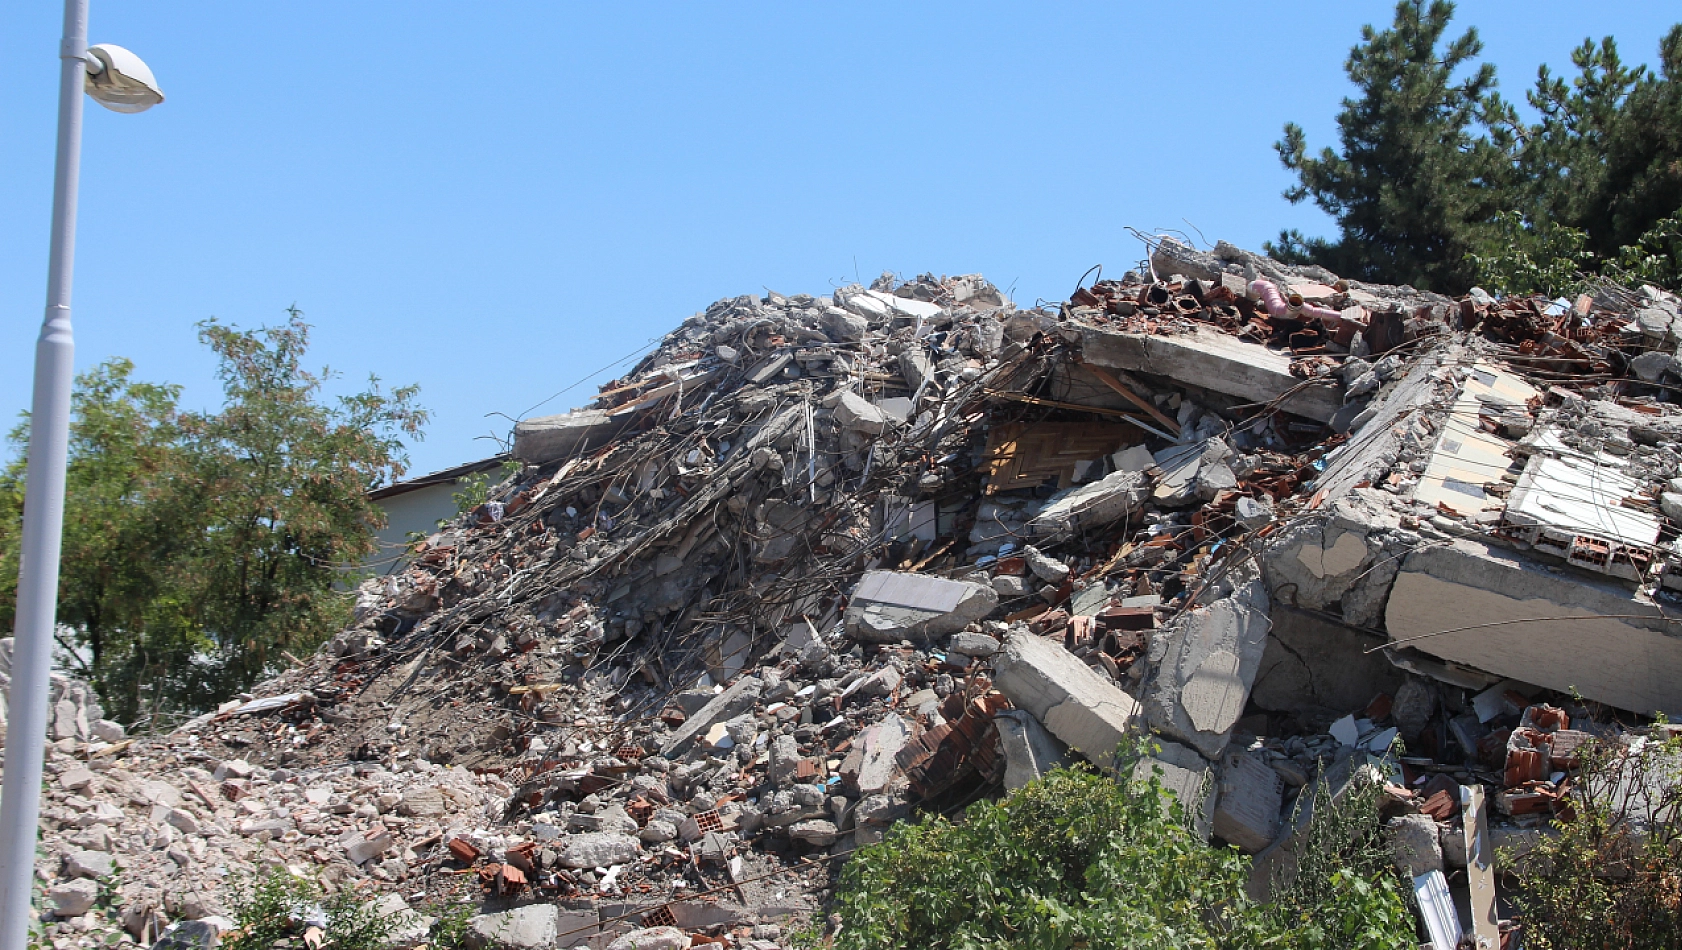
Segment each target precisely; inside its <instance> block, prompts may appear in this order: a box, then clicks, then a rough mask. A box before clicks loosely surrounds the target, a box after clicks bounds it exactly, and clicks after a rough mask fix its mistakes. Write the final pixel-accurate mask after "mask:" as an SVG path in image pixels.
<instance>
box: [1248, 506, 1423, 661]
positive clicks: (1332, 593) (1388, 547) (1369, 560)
mask: <svg viewBox="0 0 1682 950" xmlns="http://www.w3.org/2000/svg"><path fill="white" fill-rule="evenodd" d="M1393 498H1394V496H1390V495H1387V494H1385V493H1383V492H1380V491H1377V490H1376V489H1370V488H1357V489H1354V490H1352V491H1350V492H1349V493H1347V494H1345V495H1343V496H1340V497H1338V498H1336V499H1334V500H1333V501H1332V502H1331V504H1330V505H1328V506H1327V508H1326V509H1325V511H1324V512H1323V513H1320V514H1318V515H1311V516H1309V517H1306V518H1303V519H1300V520H1298V521H1296V522H1294V523H1292V524H1290V525H1289V526H1288V527H1286V528H1285V529H1284V530H1282V531H1280V532H1279V533H1278V534H1277V535H1276V536H1275V537H1273V538H1271V539H1270V540H1269V542H1268V544H1267V547H1266V549H1265V550H1266V553H1265V554H1264V556H1263V562H1262V563H1263V567H1264V571H1265V576H1266V577H1267V583H1268V589H1269V590H1270V591H1272V592H1273V593H1274V594H1276V595H1278V596H1280V598H1281V599H1282V600H1285V601H1287V602H1289V603H1291V604H1294V605H1296V606H1298V607H1306V608H1309V609H1312V610H1325V609H1328V608H1337V609H1340V610H1341V612H1342V614H1343V618H1344V620H1345V621H1346V622H1348V623H1350V624H1352V625H1354V626H1357V627H1368V628H1371V627H1376V626H1378V625H1379V623H1380V621H1381V620H1382V616H1383V611H1384V602H1385V599H1386V598H1387V597H1388V596H1389V593H1390V582H1391V581H1392V580H1393V579H1394V578H1395V576H1396V571H1397V570H1398V566H1399V565H1400V563H1401V556H1402V555H1403V554H1405V553H1406V552H1407V551H1408V550H1409V549H1411V548H1412V547H1414V546H1415V545H1417V544H1418V543H1419V540H1418V538H1417V537H1410V536H1407V535H1405V534H1404V533H1403V532H1402V531H1401V520H1400V517H1399V516H1398V515H1397V513H1396V512H1395V510H1394V508H1393V507H1392V501H1393Z"/></svg>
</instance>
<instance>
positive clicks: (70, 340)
mask: <svg viewBox="0 0 1682 950" xmlns="http://www.w3.org/2000/svg"><path fill="white" fill-rule="evenodd" d="M58 58H59V86H58V158H57V164H56V165H55V166H54V169H53V227H52V247H51V251H50V254H49V256H48V262H47V313H46V317H45V319H44V320H43V321H42V323H41V336H40V339H38V340H37V341H36V344H35V394H34V397H33V401H32V403H31V404H30V415H29V468H28V471H27V475H26V478H27V481H26V483H25V491H24V502H23V547H22V557H21V558H20V562H21V563H20V565H19V570H18V587H17V617H16V626H15V628H14V633H15V639H14V641H13V648H12V682H11V686H10V688H9V689H8V691H7V694H6V718H7V720H8V721H7V729H6V749H5V780H4V784H3V785H0V950H25V948H26V945H27V942H28V939H29V899H30V891H31V887H30V884H31V880H32V878H33V877H34V875H35V842H36V838H37V834H38V828H37V823H38V822H39V821H40V815H41V766H42V758H43V755H44V753H45V752H46V740H47V713H48V710H47V693H48V690H47V686H48V678H49V676H50V675H51V670H52V653H53V627H54V625H55V624H56V623H57V619H58V618H57V613H58V566H59V565H58V557H59V547H60V541H61V538H62V532H63V528H64V482H65V465H66V462H67V461H68V457H69V448H70V391H71V382H72V380H73V378H74V374H75V354H76V341H75V335H74V334H73V333H72V331H71V326H70V287H71V274H72V271H73V269H74V265H75V258H76V186H77V181H78V179H79V178H80V176H81V167H82V106H83V102H82V93H83V92H84V91H85V92H87V93H88V94H89V95H91V96H93V97H94V98H95V99H96V100H97V101H98V102H99V103H100V104H101V105H104V106H105V107H106V108H108V109H111V110H112V111H115V112H143V111H145V110H146V109H149V108H151V107H152V106H154V105H156V104H157V103H159V102H162V101H163V93H161V92H159V91H158V88H157V83H156V81H154V80H153V78H152V72H151V70H150V69H148V68H147V66H146V64H145V63H143V62H141V61H140V59H139V57H137V56H135V55H134V54H133V53H130V52H129V51H128V50H125V49H123V48H121V47H118V46H97V47H94V48H93V49H92V50H91V51H90V50H89V49H88V0H65V2H64V38H63V39H62V40H61V41H60V43H59V48H58Z"/></svg>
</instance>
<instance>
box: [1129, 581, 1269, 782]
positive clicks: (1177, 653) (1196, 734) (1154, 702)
mask: <svg viewBox="0 0 1682 950" xmlns="http://www.w3.org/2000/svg"><path fill="white" fill-rule="evenodd" d="M1243 567H1245V565H1241V566H1240V569H1241V570H1242V568H1243ZM1250 567H1251V574H1252V576H1250V577H1248V578H1242V577H1241V578H1238V579H1236V580H1237V582H1236V583H1235V584H1234V585H1233V586H1232V587H1231V588H1230V590H1231V592H1230V593H1228V594H1226V595H1225V596H1222V597H1219V598H1216V599H1214V600H1212V601H1211V602H1210V603H1209V604H1208V605H1207V606H1202V607H1195V608H1193V609H1191V610H1189V611H1187V612H1185V613H1183V614H1181V615H1180V617H1179V618H1177V619H1176V620H1175V621H1174V623H1172V624H1170V625H1169V626H1168V627H1167V628H1165V629H1164V630H1163V631H1162V632H1161V635H1159V636H1158V637H1156V638H1154V639H1153V640H1152V642H1151V652H1150V663H1151V667H1152V668H1153V670H1154V671H1155V675H1154V677H1153V679H1152V682H1151V683H1150V684H1149V685H1148V686H1147V688H1146V691H1145V694H1144V709H1145V713H1146V715H1147V716H1148V718H1149V720H1150V723H1151V725H1152V726H1153V727H1154V728H1156V729H1157V730H1159V731H1160V732H1161V733H1162V734H1163V735H1166V736H1169V737H1170V738H1173V739H1175V740H1177V741H1179V742H1183V743H1185V744H1186V745H1189V746H1191V747H1192V748H1194V749H1196V750H1197V751H1198V752H1199V753H1201V754H1202V755H1203V756H1204V757H1205V758H1210V759H1215V758H1219V757H1220V755H1221V753H1222V752H1223V751H1224V750H1225V749H1226V745H1227V742H1228V741H1229V740H1230V739H1231V738H1232V729H1233V726H1234V725H1235V724H1236V723H1237V722H1238V718H1239V717H1240V716H1241V715H1243V713H1244V707H1245V704H1246V703H1247V702H1249V699H1250V687H1251V684H1253V683H1254V682H1255V678H1256V672H1257V670H1258V669H1259V668H1260V666H1261V659H1262V653H1263V652H1264V651H1265V649H1266V647H1267V629H1268V616H1267V608H1268V597H1267V591H1266V589H1265V587H1264V586H1263V584H1262V582H1261V579H1260V578H1259V577H1255V576H1253V566H1250Z"/></svg>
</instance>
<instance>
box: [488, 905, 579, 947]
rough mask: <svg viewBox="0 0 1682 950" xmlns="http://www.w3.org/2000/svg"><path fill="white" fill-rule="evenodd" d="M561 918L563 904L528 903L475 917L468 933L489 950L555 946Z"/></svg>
mask: <svg viewBox="0 0 1682 950" xmlns="http://www.w3.org/2000/svg"><path fill="white" fill-rule="evenodd" d="M559 920H560V908H558V907H556V906H555V905H554V904H527V905H526V906H524V907H516V908H514V909H513V910H505V911H502V912H500V913H494V914H480V915H479V916H477V917H474V918H473V919H472V920H469V921H468V922H467V937H468V941H469V942H470V943H471V944H472V945H473V946H475V947H483V948H488V950H551V948H553V947H554V946H555V945H556V944H555V941H556V940H557V939H558V937H559V935H558V933H557V929H558V924H559Z"/></svg>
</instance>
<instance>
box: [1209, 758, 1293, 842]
mask: <svg viewBox="0 0 1682 950" xmlns="http://www.w3.org/2000/svg"><path fill="white" fill-rule="evenodd" d="M1219 792H1220V797H1219V799H1218V801H1217V804H1216V805H1215V821H1214V832H1215V834H1216V835H1218V836H1220V837H1221V838H1222V839H1224V840H1226V841H1227V842H1229V843H1231V844H1235V845H1237V846H1238V847H1239V848H1240V849H1242V850H1244V851H1247V852H1249V853H1250V854H1255V853H1256V852H1258V851H1261V850H1263V849H1265V848H1266V847H1267V846H1268V845H1270V844H1272V843H1273V840H1274V838H1276V837H1277V836H1278V834H1279V806H1280V805H1282V804H1284V794H1285V787H1284V782H1283V781H1281V780H1280V778H1279V773H1278V772H1275V771H1274V770H1273V766H1271V765H1268V764H1267V763H1266V762H1265V761H1263V760H1262V758H1261V757H1260V756H1256V755H1252V754H1250V753H1248V752H1235V753H1232V754H1229V755H1228V756H1227V757H1226V761H1224V762H1223V763H1221V781H1220V786H1219Z"/></svg>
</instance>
